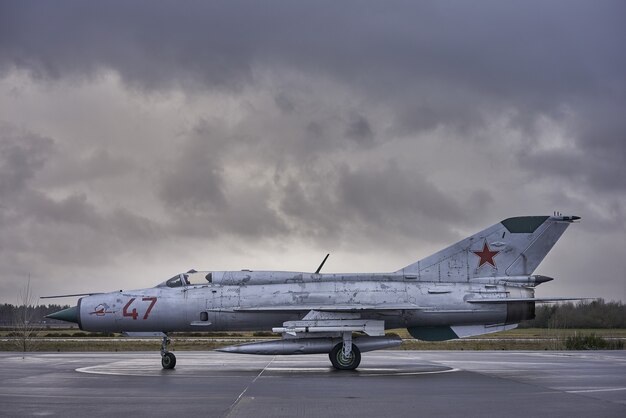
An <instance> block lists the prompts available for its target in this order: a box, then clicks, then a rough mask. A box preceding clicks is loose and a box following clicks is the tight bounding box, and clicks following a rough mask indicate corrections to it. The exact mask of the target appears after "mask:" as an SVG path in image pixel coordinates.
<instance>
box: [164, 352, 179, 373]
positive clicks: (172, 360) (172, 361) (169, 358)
mask: <svg viewBox="0 0 626 418" xmlns="http://www.w3.org/2000/svg"><path fill="white" fill-rule="evenodd" d="M161 366H163V368H164V369H173V368H174V367H176V356H175V355H174V353H169V352H168V353H165V354H163V357H161Z"/></svg>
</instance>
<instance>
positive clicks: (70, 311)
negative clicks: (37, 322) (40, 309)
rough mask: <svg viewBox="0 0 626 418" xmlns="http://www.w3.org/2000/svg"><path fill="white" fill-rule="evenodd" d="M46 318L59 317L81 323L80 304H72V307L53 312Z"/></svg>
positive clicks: (66, 320) (59, 318)
mask: <svg viewBox="0 0 626 418" xmlns="http://www.w3.org/2000/svg"><path fill="white" fill-rule="evenodd" d="M46 318H50V319H58V320H60V321H65V322H73V323H75V324H80V314H79V312H78V306H72V307H71V308H67V309H63V310H62V311H58V312H54V313H51V314H50V315H46Z"/></svg>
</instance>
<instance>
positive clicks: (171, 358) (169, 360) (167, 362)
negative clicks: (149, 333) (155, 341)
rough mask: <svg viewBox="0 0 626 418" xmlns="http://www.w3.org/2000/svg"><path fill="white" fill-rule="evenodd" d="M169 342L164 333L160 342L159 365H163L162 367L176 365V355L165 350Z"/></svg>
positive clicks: (171, 367) (168, 367) (167, 367)
mask: <svg viewBox="0 0 626 418" xmlns="http://www.w3.org/2000/svg"><path fill="white" fill-rule="evenodd" d="M169 343H170V339H169V338H168V337H167V335H166V336H165V337H163V341H162V342H161V366H163V368H164V369H173V368H174V367H176V356H175V355H174V353H170V352H169V351H167V345H168V344H169Z"/></svg>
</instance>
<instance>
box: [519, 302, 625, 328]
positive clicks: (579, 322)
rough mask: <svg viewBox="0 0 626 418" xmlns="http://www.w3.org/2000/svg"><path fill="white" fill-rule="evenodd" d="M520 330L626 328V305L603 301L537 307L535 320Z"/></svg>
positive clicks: (526, 323) (525, 322)
mask: <svg viewBox="0 0 626 418" xmlns="http://www.w3.org/2000/svg"><path fill="white" fill-rule="evenodd" d="M520 328H626V305H624V304H623V303H622V302H605V301H604V300H601V299H600V300H597V301H593V302H578V303H571V302H568V303H559V304H546V305H537V306H536V309H535V319H532V320H530V321H524V322H522V323H521V324H520Z"/></svg>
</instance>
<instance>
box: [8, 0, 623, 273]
mask: <svg viewBox="0 0 626 418" xmlns="http://www.w3.org/2000/svg"><path fill="white" fill-rule="evenodd" d="M625 15H626V6H625V5H624V3H623V2H621V1H614V2H613V1H606V2H601V3H599V2H595V3H593V4H592V3H590V2H583V1H581V2H578V1H563V2H545V1H527V2H502V1H483V2H472V3H468V2H461V1H459V2H448V1H432V2H419V3H418V2H415V3H414V2H392V3H389V2H385V3H384V4H383V3H381V2H374V1H372V2H363V1H358V2H351V1H344V2H315V3H314V4H312V3H311V4H308V3H303V2H287V1H286V2H240V1H224V2H193V3H186V4H184V5H181V4H180V2H173V1H172V2H156V3H155V2H148V1H145V2H144V1H134V2H128V1H119V2H115V1H112V2H91V3H87V2H83V1H65V2H29V1H4V2H0V81H4V82H5V83H14V84H15V85H13V86H12V87H13V90H14V91H13V90H11V92H10V94H15V97H13V96H11V97H8V96H7V97H0V99H1V101H0V105H2V104H3V103H2V102H5V106H4V108H5V109H8V108H10V105H11V101H12V100H13V99H14V98H19V96H20V94H22V95H24V97H31V96H29V94H33V96H32V97H31V99H30V100H32V101H33V102H31V104H32V103H35V104H36V103H37V102H38V101H44V99H45V98H46V97H50V96H55V95H59V96H62V97H64V99H65V102H63V101H62V100H63V99H59V102H58V103H57V102H56V101H55V102H54V105H52V106H50V105H48V108H46V109H40V108H39V107H37V106H32V107H34V108H35V109H32V110H33V112H32V116H31V109H29V108H26V112H25V113H27V114H28V115H27V116H28V117H24V118H23V120H22V122H21V123H23V124H24V125H25V127H26V129H25V130H20V129H17V128H14V127H12V126H9V125H7V127H6V128H4V127H2V126H1V125H0V135H2V137H1V138H0V197H1V199H2V201H1V202H0V223H1V225H2V234H0V243H1V245H2V248H3V250H5V251H3V253H2V255H0V257H2V260H1V261H2V265H3V266H8V265H11V266H17V267H19V266H28V265H30V264H33V265H37V260H43V261H42V264H39V265H40V269H43V267H41V266H43V265H46V266H48V265H54V264H55V263H56V264H57V265H60V264H64V263H66V264H68V265H72V264H83V265H102V264H103V263H105V262H107V261H108V262H113V261H114V260H115V259H116V257H117V256H119V255H120V254H139V253H141V254H142V255H145V254H146V253H142V250H143V249H144V248H146V247H153V246H154V247H155V248H156V247H158V245H160V244H161V241H167V240H168V239H173V240H178V239H180V240H185V239H196V238H201V239H204V240H206V241H207V242H208V243H215V242H221V241H220V240H222V239H230V238H232V237H235V238H236V239H239V240H240V241H239V242H241V243H244V244H242V246H249V247H259V242H261V241H264V242H267V241H268V240H269V241H272V240H274V241H273V242H283V241H285V240H286V239H287V238H293V239H295V240H298V241H300V242H302V241H306V240H307V239H310V240H312V241H313V243H312V245H317V246H320V247H324V248H326V247H328V246H330V245H331V244H332V245H337V246H338V247H341V246H342V245H344V246H346V245H350V246H352V247H359V248H364V247H365V246H367V244H368V243H370V242H371V243H373V244H372V245H376V246H388V247H389V248H390V251H391V252H394V251H395V252H398V251H401V250H403V249H404V248H405V247H406V246H405V245H404V244H405V243H409V242H420V243H422V244H423V243H427V244H434V243H436V244H437V245H440V244H443V243H448V242H450V241H451V240H454V239H455V238H458V237H459V236H460V235H461V232H465V230H466V229H471V230H475V229H476V226H477V225H481V226H482V225H483V222H484V223H486V224H488V223H491V222H493V217H494V216H497V217H499V216H500V215H502V214H503V213H506V214H507V216H508V215H509V214H511V215H514V214H525V213H526V212H527V211H529V210H536V209H540V210H541V211H545V207H546V206H547V205H550V206H551V205H554V206H556V207H557V208H560V207H562V206H561V205H565V206H567V207H568V208H572V209H576V210H575V212H578V209H579V208H580V209H581V211H582V212H584V213H577V214H582V215H586V214H593V215H594V216H596V215H599V214H600V215H601V216H600V218H601V220H598V221H596V223H594V222H590V223H589V224H590V225H594V226H593V227H585V228H591V229H587V230H586V231H587V232H586V233H588V234H592V229H593V228H594V227H597V228H598V229H595V230H593V231H594V232H595V233H598V231H602V234H603V235H602V237H603V238H604V239H605V240H606V242H607V243H609V242H610V243H611V245H613V246H619V245H621V244H620V242H623V238H621V239H622V241H619V240H620V237H617V238H616V237H614V236H611V231H610V228H607V227H606V225H611V224H614V223H615V222H616V221H619V220H620V219H623V218H624V216H626V207H625V206H626V203H625V202H624V200H623V196H624V192H625V191H626V182H625V181H624V179H626V171H625V170H626V168H625V167H626V141H625V140H624V138H626V122H625V121H626V118H624V115H625V114H626V79H625V78H624V74H626V53H625V52H626V51H625V49H624V46H623V45H624V43H623V39H626V25H624V24H623V16H625ZM111 74H113V76H111ZM12 77H13V78H12ZM20 77H22V78H26V79H28V80H30V81H31V82H32V84H35V85H36V86H38V87H37V88H34V87H32V86H30V85H29V83H24V84H26V85H27V86H26V87H24V86H22V85H20V83H22V81H20V80H22V78H20ZM118 78H119V80H120V82H119V84H116V83H117V81H115V80H117V79H118ZM111 79H113V81H111ZM7 80H13V81H7ZM15 80H17V81H15ZM102 80H105V82H103V81H102ZM93 85H97V86H98V88H96V89H94V90H93V91H87V89H86V90H85V91H82V90H80V89H81V87H84V86H93ZM29 86H30V87H29ZM41 86H43V87H42V88H40V89H39V90H38V88H39V87H41ZM55 86H57V88H56V90H55ZM58 86H61V87H58ZM103 86H104V87H103ZM29 89H30V90H29ZM46 89H49V90H46ZM74 89H75V90H76V91H79V90H80V91H81V93H80V94H77V95H75V96H72V95H68V96H63V94H64V92H67V91H74ZM107 89H113V90H120V91H122V92H123V94H122V93H120V95H119V96H115V95H112V96H107V95H106V94H104V93H105V92H106V91H107ZM124 89H126V90H127V91H123V90H124ZM34 90H37V92H36V94H35V93H33V91H34ZM5 91H7V90H5ZM37 94H38V95H37ZM124 94H127V96H124ZM84 96H97V98H96V100H95V101H89V100H86V101H85V103H88V104H93V103H94V102H95V103H98V105H100V104H101V105H102V106H101V107H100V106H94V109H93V110H92V109H91V108H86V109H85V110H84V112H79V114H74V113H72V111H73V110H74V109H76V107H77V106H80V105H77V104H76V103H75V101H78V103H83V101H82V99H84ZM119 97H121V99H120V98H119ZM180 97H182V98H180ZM16 100H17V99H16ZM116 100H117V101H116ZM120 101H122V102H124V103H126V102H132V105H131V106H129V107H128V109H129V113H131V115H130V117H129V118H128V119H124V118H123V117H120V116H125V115H119V114H118V115H117V116H114V117H110V118H108V119H107V118H106V116H105V115H104V114H103V115H102V120H103V121H107V123H102V124H101V125H99V129H98V130H94V129H91V126H87V127H86V126H85V125H89V123H90V122H89V121H83V120H82V118H85V116H86V115H93V114H98V112H99V111H100V110H103V109H110V108H115V107H116V106H118V107H119V105H120ZM46 103H50V102H46ZM155 103H157V104H158V105H159V106H163V108H164V109H166V111H161V112H160V113H159V112H158V111H155V108H156V107H158V106H152V105H154V104H155ZM57 106H58V107H59V108H65V107H67V108H68V109H69V110H68V113H69V115H68V114H62V113H55V110H56V107H57ZM204 107H206V109H204ZM124 108H126V107H124ZM81 110H82V109H81ZM74 111H75V110H74ZM152 112H154V113H152ZM168 112H169V113H168ZM144 115H149V117H146V118H143V116H144ZM97 116H99V114H98V115H97ZM13 117H15V118H17V116H16V115H14V116H13ZM87 119H89V118H87ZM96 119H97V118H96ZM164 120H165V121H164ZM3 121H4V122H7V121H11V120H10V119H9V117H8V116H3V115H0V122H3ZM92 121H93V120H92ZM11 122H12V121H11ZM161 122H164V123H161ZM31 123H32V125H31ZM142 124H147V125H149V126H148V129H146V127H145V126H142ZM18 125H19V123H18ZM153 126H154V128H153ZM109 127H111V129H110V131H109V130H108V129H109ZM118 128H119V129H118ZM149 128H152V129H149ZM159 129H164V132H165V133H164V134H162V133H161V132H160V131H159ZM100 131H104V132H100ZM159 135H162V136H159ZM117 136H122V138H123V140H120V139H118V138H117ZM153 137H154V138H153ZM49 138H53V139H49ZM515 211H521V212H522V213H511V212H515ZM603 225H604V226H603ZM207 237H210V239H207ZM420 240H421V241H420ZM148 244H149V245H148ZM186 244H188V241H187V242H186ZM309 244H311V243H310V242H308V241H307V245H309ZM155 251H157V250H155ZM424 255H426V254H424ZM139 258H140V257H139ZM16 260H17V261H16ZM45 263H48V264H45ZM17 267H16V268H17ZM24 268H25V267H24Z"/></svg>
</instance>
